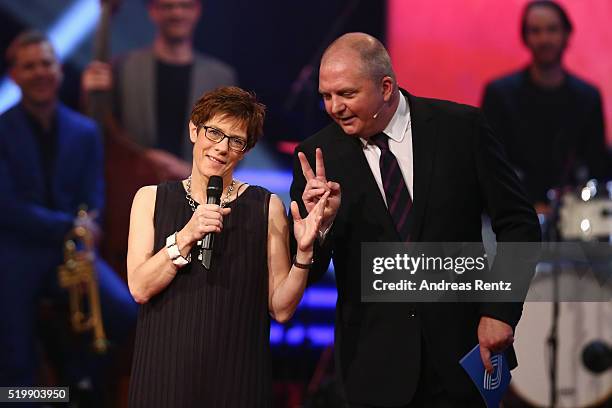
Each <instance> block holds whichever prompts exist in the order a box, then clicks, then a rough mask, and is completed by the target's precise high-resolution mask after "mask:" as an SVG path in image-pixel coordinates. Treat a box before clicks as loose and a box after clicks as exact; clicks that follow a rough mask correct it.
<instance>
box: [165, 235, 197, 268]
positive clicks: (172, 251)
mask: <svg viewBox="0 0 612 408" xmlns="http://www.w3.org/2000/svg"><path fill="white" fill-rule="evenodd" d="M176 234H177V232H175V233H174V234H171V235H169V236H168V238H166V252H167V253H168V256H169V257H170V260H171V261H172V263H173V264H175V265H176V266H178V267H182V266H185V265H187V264H188V263H189V262H191V253H190V254H189V255H187V258H185V257H184V256H183V255H181V252H180V251H179V249H178V245H176Z"/></svg>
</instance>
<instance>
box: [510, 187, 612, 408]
mask: <svg viewBox="0 0 612 408" xmlns="http://www.w3.org/2000/svg"><path fill="white" fill-rule="evenodd" d="M551 208H552V210H551V212H550V213H549V214H548V215H547V217H545V219H544V222H543V230H544V231H545V232H546V231H551V229H552V230H554V231H555V232H554V233H553V234H545V235H547V237H546V238H547V239H548V241H549V242H545V243H544V244H543V245H544V246H547V245H550V244H554V243H553V242H551V241H558V242H559V243H560V244H561V245H563V244H567V243H572V242H573V243H576V245H582V246H585V245H595V246H597V245H599V247H600V248H601V247H602V246H603V248H604V250H605V251H607V252H604V253H605V254H608V255H605V256H607V259H604V260H603V261H604V262H603V267H604V269H605V268H607V271H604V274H603V275H600V276H603V277H604V279H603V281H601V280H600V281H599V283H600V285H599V286H604V287H606V286H607V287H608V288H609V287H610V285H612V282H610V280H612V257H611V256H610V255H609V254H612V251H610V247H612V182H608V183H607V184H603V183H597V182H596V181H594V180H591V181H589V182H587V183H586V185H584V186H582V187H581V188H579V189H577V190H572V191H565V192H563V193H561V194H557V195H556V196H555V197H553V200H552V206H551ZM560 263H563V267H559V264H560ZM568 265H572V262H571V261H569V260H566V261H564V262H559V258H558V257H557V258H556V259H555V260H552V261H551V260H546V259H543V260H542V261H541V265H540V264H539V265H538V268H537V269H536V275H535V277H534V279H533V281H532V285H531V287H532V289H536V290H537V288H538V286H541V287H544V286H546V285H549V286H550V282H551V281H552V282H554V287H557V288H558V287H559V285H563V284H564V283H563V279H565V277H566V276H568V274H567V273H559V272H560V271H562V272H567V269H568ZM569 269H571V266H570V268H569ZM576 270H580V266H577V267H576ZM556 274H558V275H556ZM551 277H552V278H553V279H552V280H551ZM606 279H607V281H606ZM555 293H559V291H558V290H557V291H556V292H555ZM547 300H548V301H538V302H535V301H529V296H528V301H527V302H525V305H524V309H523V316H522V318H521V320H520V322H519V324H518V326H517V328H516V333H515V342H514V347H515V350H516V352H517V355H518V359H519V366H518V367H517V369H516V370H514V371H513V372H512V375H513V378H512V383H511V386H512V390H513V392H514V394H515V395H516V396H517V397H518V398H519V399H520V400H522V402H523V403H525V404H527V405H529V406H534V407H561V408H583V407H609V406H612V302H611V301H610V298H608V299H607V300H606V299H605V298H604V299H603V300H602V299H596V300H597V301H588V300H591V299H588V298H584V299H582V300H584V301H564V297H563V295H560V296H554V297H553V298H552V299H547ZM566 300H567V299H566Z"/></svg>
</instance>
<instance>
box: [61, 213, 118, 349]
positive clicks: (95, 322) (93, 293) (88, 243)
mask: <svg viewBox="0 0 612 408" xmlns="http://www.w3.org/2000/svg"><path fill="white" fill-rule="evenodd" d="M89 218H90V216H89V215H88V214H87V211H85V210H83V209H81V210H79V212H78V215H77V222H76V223H75V225H76V226H75V227H74V228H73V229H72V230H71V231H70V232H69V233H68V234H67V235H66V238H65V240H64V263H63V264H62V265H60V266H59V268H58V274H57V275H58V279H59V284H60V286H61V287H62V288H65V289H67V290H68V294H69V299H70V322H71V324H72V329H73V330H74V331H75V332H77V333H82V332H85V331H89V330H91V331H93V337H94V341H93V349H94V351H95V352H97V353H100V354H102V353H105V352H106V350H107V349H108V341H107V339H106V334H105V332H104V325H103V323H102V310H101V308H100V292H99V289H98V280H97V277H96V271H95V268H94V260H95V251H94V236H93V233H92V231H91V230H90V229H88V228H87V227H86V226H85V225H87V224H88V223H87V222H86V221H87V220H88V219H89ZM87 313H88V314H87Z"/></svg>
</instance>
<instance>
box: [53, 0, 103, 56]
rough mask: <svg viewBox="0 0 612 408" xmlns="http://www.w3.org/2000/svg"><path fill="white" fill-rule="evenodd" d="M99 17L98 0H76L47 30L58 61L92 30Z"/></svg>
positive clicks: (67, 54)
mask: <svg viewBox="0 0 612 408" xmlns="http://www.w3.org/2000/svg"><path fill="white" fill-rule="evenodd" d="M99 18H100V2H99V0H76V1H75V2H74V3H72V6H70V8H69V9H68V10H67V11H66V12H65V13H63V14H62V16H61V17H60V18H59V19H58V20H57V21H56V22H55V23H54V24H53V25H52V26H51V28H50V29H49V30H47V35H48V36H49V38H50V39H51V43H52V44H53V47H54V48H55V52H56V53H57V56H58V57H59V59H60V61H63V60H64V58H66V57H67V56H69V55H70V54H71V53H72V51H74V49H75V48H76V47H77V46H78V45H79V44H80V43H81V42H82V41H83V40H84V39H85V38H86V37H87V36H88V35H89V34H90V33H91V32H92V31H93V29H94V28H95V26H96V23H97V22H98V19H99Z"/></svg>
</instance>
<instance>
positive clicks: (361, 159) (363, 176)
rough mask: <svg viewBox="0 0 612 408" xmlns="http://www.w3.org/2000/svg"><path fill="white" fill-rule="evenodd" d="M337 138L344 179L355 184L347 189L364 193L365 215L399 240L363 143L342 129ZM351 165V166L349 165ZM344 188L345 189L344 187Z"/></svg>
mask: <svg viewBox="0 0 612 408" xmlns="http://www.w3.org/2000/svg"><path fill="white" fill-rule="evenodd" d="M337 136H339V137H338V140H337V142H336V143H335V144H336V145H337V146H338V148H339V149H338V151H339V160H338V162H339V163H341V168H342V169H343V170H344V171H343V179H344V180H346V181H347V182H349V183H350V182H353V183H355V185H352V186H348V185H347V186H346V188H351V189H354V191H358V192H359V191H364V192H365V194H364V195H365V197H366V199H365V200H364V201H363V202H361V203H359V204H360V205H363V206H364V207H365V208H364V213H366V214H369V215H370V216H371V217H372V218H373V219H374V221H375V222H376V224H379V225H381V226H382V227H383V228H384V230H385V231H387V233H388V234H390V236H395V237H396V240H399V235H398V234H397V231H396V230H395V225H394V224H393V219H392V218H391V215H390V214H389V211H388V210H387V206H386V205H385V201H384V199H383V197H382V196H381V194H380V189H379V188H378V184H376V179H375V178H374V175H373V174H372V170H371V169H370V165H369V164H368V161H367V159H366V157H365V155H364V153H363V147H362V145H361V141H360V140H359V139H357V138H355V137H352V136H347V135H346V134H344V132H342V129H340V127H338V132H337ZM349 163H350V165H347V164H349ZM341 184H342V183H341ZM345 185H346V183H345ZM342 188H345V187H344V186H343V187H342ZM357 196H358V197H359V196H360V194H357Z"/></svg>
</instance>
